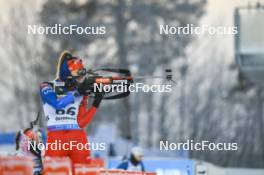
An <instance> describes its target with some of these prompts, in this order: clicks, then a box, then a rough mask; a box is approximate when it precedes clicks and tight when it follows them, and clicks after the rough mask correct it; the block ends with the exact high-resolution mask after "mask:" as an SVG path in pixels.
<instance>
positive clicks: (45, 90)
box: [40, 83, 74, 109]
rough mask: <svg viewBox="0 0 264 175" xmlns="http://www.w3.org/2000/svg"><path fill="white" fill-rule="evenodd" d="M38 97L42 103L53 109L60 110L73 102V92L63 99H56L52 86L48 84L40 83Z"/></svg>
mask: <svg viewBox="0 0 264 175" xmlns="http://www.w3.org/2000/svg"><path fill="white" fill-rule="evenodd" d="M40 95H41V98H42V101H43V103H48V104H49V105H51V106H52V107H54V108H55V109H62V108H64V107H66V106H67V105H68V104H70V103H73V102H74V94H73V92H69V93H67V94H66V95H65V96H64V97H62V98H60V99H57V95H56V93H55V92H54V90H53V88H52V86H51V85H50V84H48V83H42V84H41V86H40Z"/></svg>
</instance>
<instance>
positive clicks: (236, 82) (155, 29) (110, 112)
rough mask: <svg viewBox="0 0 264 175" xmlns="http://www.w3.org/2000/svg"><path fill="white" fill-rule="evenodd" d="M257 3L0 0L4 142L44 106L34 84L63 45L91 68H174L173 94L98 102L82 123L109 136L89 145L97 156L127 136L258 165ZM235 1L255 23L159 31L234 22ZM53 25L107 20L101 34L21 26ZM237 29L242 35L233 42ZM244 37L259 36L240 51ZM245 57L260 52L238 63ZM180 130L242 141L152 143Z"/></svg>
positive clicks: (263, 125) (121, 146) (180, 154)
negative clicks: (97, 147) (201, 147)
mask: <svg viewBox="0 0 264 175" xmlns="http://www.w3.org/2000/svg"><path fill="white" fill-rule="evenodd" d="M258 2H260V3H262V4H261V5H260V6H259V7H256V3H257V1H253V0H251V1H246V0H232V1H229V0H144V1H133V0H56V1H52V0H27V1H23V0H9V1H3V0H2V1H0V9H1V10H0V24H1V28H0V33H1V34H0V59H1V65H0V67H1V70H3V72H2V73H1V74H0V77H1V78H0V81H1V83H0V93H1V96H2V97H1V99H0V106H1V110H0V120H1V122H0V133H2V143H4V140H5V139H4V137H6V135H8V133H12V132H15V131H17V130H19V129H21V128H25V127H28V126H29V122H30V121H32V120H33V119H35V117H36V115H37V112H38V111H39V110H40V109H41V104H40V99H39V84H40V83H41V82H42V81H47V80H53V79H54V78H55V71H56V64H57V59H58V57H59V54H60V52H61V51H63V50H66V49H68V50H70V51H73V52H74V53H75V54H76V55H78V56H80V57H81V58H83V59H84V62H85V65H86V66H87V67H88V68H98V67H122V68H129V69H131V70H132V72H133V74H135V75H162V74H164V73H165V72H164V70H165V69H166V68H171V69H172V70H173V76H174V79H175V80H176V81H177V82H178V84H177V86H174V87H173V92H172V93H142V92H139V93H132V94H131V95H130V96H129V98H126V99H122V100H115V101H103V103H102V105H101V107H100V110H99V112H98V113H97V115H96V117H95V118H94V119H93V121H92V123H91V124H90V125H89V126H88V127H87V131H88V135H89V137H90V140H91V141H95V142H106V143H107V145H108V151H107V152H105V153H100V152H99V153H96V154H99V156H108V155H109V152H111V151H109V149H110V147H111V150H112V149H114V152H115V153H111V154H112V155H116V156H122V155H125V154H128V152H129V150H130V148H131V147H132V146H133V145H140V146H142V147H143V148H145V150H146V156H152V157H166V158H168V157H170V158H184V159H196V160H204V161H207V162H211V163H214V164H216V165H219V166H225V167H248V168H264V120H263V102H262V101H263V93H262V85H261V80H262V77H263V75H264V74H262V72H261V70H262V67H261V66H263V63H264V62H263V61H260V62H258V60H259V59H261V58H262V59H263V57H261V52H263V47H264V44H263V41H264V40H261V39H264V36H263V29H264V24H263V17H264V15H263V11H264V10H263V8H264V7H263V6H264V1H263V0H261V1H258ZM237 7H246V8H249V9H250V8H252V9H256V8H259V9H262V11H261V10H259V11H261V13H257V15H255V16H258V19H257V21H258V22H254V19H256V17H255V18H248V19H246V20H245V21H243V22H241V23H237V24H243V26H246V27H244V28H243V30H242V33H239V35H237V36H236V37H235V36H234V35H208V34H203V35H160V33H159V27H160V25H161V24H163V25H166V24H168V25H172V26H186V25H187V24H194V25H195V26H201V25H209V26H226V27H230V26H234V25H235V22H236V21H235V20H234V19H236V20H238V18H239V17H240V16H239V14H240V13H239V11H238V10H237V11H236V12H235V9H236V8H237ZM246 13H247V14H246V15H245V16H247V15H248V14H252V13H254V14H255V12H248V11H247V12H246ZM235 16H236V18H235ZM261 21H262V24H261ZM237 22H240V21H237ZM55 24H62V26H68V25H71V24H77V25H79V26H105V27H106V34H104V35H38V34H37V35H32V34H31V35H28V34H27V27H28V25H39V26H54V25H55ZM243 32H244V34H245V35H246V36H247V37H245V38H246V39H245V40H243V42H241V43H242V44H241V45H239V44H240V43H239V42H240V41H241V40H240V38H238V37H239V36H241V35H242V34H243ZM253 35H254V37H253ZM251 38H253V41H252V42H254V41H255V40H258V41H259V40H260V42H259V43H258V44H256V45H254V47H255V50H250V49H248V50H247V49H244V50H247V51H245V52H243V51H244V50H243V48H249V47H250V44H248V43H250V41H249V40H250V39H251ZM254 39H255V40H254ZM261 41H262V42H261ZM247 44H248V46H247ZM241 48H242V49H241ZM261 49H262V51H261ZM256 54H259V55H257V56H256ZM252 55H253V56H252ZM249 57H250V58H251V57H253V58H255V60H257V61H255V62H254V60H253V62H243V60H245V59H246V58H249ZM241 60H242V61H241ZM246 60H247V59H246ZM247 66H250V68H249V69H248V67H247ZM248 70H249V71H248ZM256 70H258V71H257V72H256ZM252 72H253V73H252ZM254 73H256V74H254ZM252 77H253V78H252ZM256 77H257V80H256ZM254 78H255V79H254ZM252 79H254V80H252ZM251 80H252V81H251ZM155 81H156V80H155ZM146 83H150V84H153V83H154V80H148V81H147V82H146ZM44 123H45V122H44V116H43V117H42V124H43V125H44ZM4 135H5V136H4ZM187 139H193V140H194V141H196V142H199V141H202V140H208V141H211V142H215V143H218V142H224V143H232V142H236V143H238V145H239V149H238V151H177V152H176V151H159V142H160V141H162V140H168V141H169V142H185V141H186V140H187ZM0 140H1V138H0ZM0 144H1V142H0ZM110 145H111V146H110ZM0 148H1V147H0ZM112 151H113V150H112Z"/></svg>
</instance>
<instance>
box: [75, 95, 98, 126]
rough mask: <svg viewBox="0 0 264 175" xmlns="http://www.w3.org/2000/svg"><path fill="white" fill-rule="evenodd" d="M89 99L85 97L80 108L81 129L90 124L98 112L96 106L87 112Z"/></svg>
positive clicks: (78, 119)
mask: <svg viewBox="0 0 264 175" xmlns="http://www.w3.org/2000/svg"><path fill="white" fill-rule="evenodd" d="M87 99H88V97H87V96H84V97H83V100H82V102H81V104H80V107H79V112H78V116H77V122H78V124H79V126H80V128H84V127H85V126H86V125H87V124H89V123H90V122H91V120H92V119H93V116H94V115H95V113H96V111H97V108H96V107H95V106H92V107H91V108H90V109H88V110H87V108H86V107H87Z"/></svg>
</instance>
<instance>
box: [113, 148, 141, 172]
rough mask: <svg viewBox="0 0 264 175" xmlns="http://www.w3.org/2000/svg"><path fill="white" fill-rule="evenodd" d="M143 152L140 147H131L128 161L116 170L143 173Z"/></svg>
mask: <svg viewBox="0 0 264 175" xmlns="http://www.w3.org/2000/svg"><path fill="white" fill-rule="evenodd" d="M143 155H144V150H143V149H142V148H141V147H133V148H132V151H131V154H130V157H129V159H125V160H124V161H123V162H122V163H121V164H120V165H118V167H117V169H123V170H128V171H145V167H144V164H143V162H142V159H143Z"/></svg>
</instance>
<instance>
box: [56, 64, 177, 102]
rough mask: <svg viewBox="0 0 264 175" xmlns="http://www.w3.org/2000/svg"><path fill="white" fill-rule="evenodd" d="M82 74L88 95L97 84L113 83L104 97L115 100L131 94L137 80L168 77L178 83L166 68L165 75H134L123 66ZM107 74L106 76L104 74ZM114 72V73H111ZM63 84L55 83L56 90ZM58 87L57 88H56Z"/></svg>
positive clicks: (83, 72)
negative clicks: (119, 89) (120, 90)
mask: <svg viewBox="0 0 264 175" xmlns="http://www.w3.org/2000/svg"><path fill="white" fill-rule="evenodd" d="M81 71H82V72H80V75H82V76H85V80H84V82H83V83H82V86H84V87H85V90H86V93H85V94H86V95H89V96H93V95H94V93H95V92H96V89H95V86H97V87H100V86H105V85H111V86H112V87H113V89H112V91H111V92H105V95H104V97H103V99H105V100H113V99H120V98H125V97H127V96H129V95H130V91H129V90H127V89H129V86H130V85H131V84H133V83H135V82H137V81H140V80H144V79H154V78H158V79H166V80H167V81H170V82H173V83H176V82H175V81H173V80H172V70H171V69H166V70H165V73H166V75H165V76H132V74H131V72H130V70H128V69H122V68H98V69H93V70H92V69H89V70H86V69H84V70H81ZM105 73H106V75H105V76H104V74H105ZM109 74H114V75H109ZM61 86H64V83H58V84H57V85H56V84H55V91H56V92H57V93H59V92H60V91H59V89H60V88H61ZM56 87H57V88H56ZM118 88H124V89H126V91H125V92H119V91H118Z"/></svg>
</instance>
